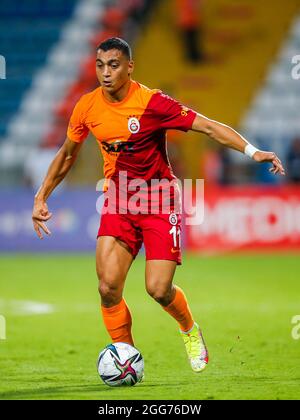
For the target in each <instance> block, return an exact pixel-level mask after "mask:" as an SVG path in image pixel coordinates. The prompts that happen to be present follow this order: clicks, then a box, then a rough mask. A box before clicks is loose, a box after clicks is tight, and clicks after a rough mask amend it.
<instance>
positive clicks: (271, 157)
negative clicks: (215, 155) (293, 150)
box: [192, 114, 285, 175]
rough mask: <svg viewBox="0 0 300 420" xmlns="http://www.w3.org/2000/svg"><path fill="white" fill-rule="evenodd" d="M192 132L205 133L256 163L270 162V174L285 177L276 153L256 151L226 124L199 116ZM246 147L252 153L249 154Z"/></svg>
mask: <svg viewBox="0 0 300 420" xmlns="http://www.w3.org/2000/svg"><path fill="white" fill-rule="evenodd" d="M192 130H193V131H198V132H200V133H204V134H206V135H208V136H209V137H210V138H211V139H213V140H216V141H217V142H219V143H221V144H222V145H224V146H226V147H229V148H231V149H234V150H238V151H239V152H242V153H246V154H248V155H249V156H251V157H252V159H253V160H255V161H256V162H270V163H272V165H273V166H272V168H271V169H270V172H272V173H274V174H277V173H279V174H280V175H285V170H284V167H283V166H282V163H281V161H280V159H279V158H278V156H276V154H275V153H274V152H266V151H262V150H257V149H255V148H254V147H253V146H252V145H251V144H250V143H249V142H248V141H247V140H246V139H245V138H244V137H243V136H241V135H240V134H239V133H237V132H236V131H235V130H233V128H231V127H228V126H227V125H225V124H222V123H219V122H217V121H214V120H211V119H209V118H207V117H205V116H203V115H200V114H197V116H196V118H195V120H194V123H193V127H192ZM246 147H247V148H248V150H249V151H250V153H249V152H248V153H247V149H246Z"/></svg>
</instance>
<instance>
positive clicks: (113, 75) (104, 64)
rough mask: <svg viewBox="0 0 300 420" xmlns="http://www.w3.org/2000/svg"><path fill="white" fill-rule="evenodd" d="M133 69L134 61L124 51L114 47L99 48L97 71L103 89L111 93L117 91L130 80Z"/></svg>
mask: <svg viewBox="0 0 300 420" xmlns="http://www.w3.org/2000/svg"><path fill="white" fill-rule="evenodd" d="M132 71H133V61H130V60H128V58H127V57H126V56H125V55H124V54H123V53H122V51H119V50H116V49H112V50H108V51H102V50H98V52H97V58H96V73H97V77H98V80H99V83H100V84H101V86H102V89H104V90H105V91H107V93H109V94H113V93H114V92H117V91H118V90H119V89H120V88H121V87H122V86H123V85H124V84H125V83H126V82H128V80H129V78H130V75H131V73H132Z"/></svg>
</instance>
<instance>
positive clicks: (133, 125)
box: [128, 117, 141, 134]
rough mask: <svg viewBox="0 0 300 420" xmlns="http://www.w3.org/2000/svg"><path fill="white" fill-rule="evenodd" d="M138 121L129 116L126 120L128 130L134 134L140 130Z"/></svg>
mask: <svg viewBox="0 0 300 420" xmlns="http://www.w3.org/2000/svg"><path fill="white" fill-rule="evenodd" d="M140 127H141V126H140V122H139V120H138V119H137V118H136V117H130V118H129V120H128V130H129V131H130V133H132V134H136V133H138V132H139V131H140Z"/></svg>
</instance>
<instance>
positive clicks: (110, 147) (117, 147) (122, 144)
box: [101, 140, 134, 153]
mask: <svg viewBox="0 0 300 420" xmlns="http://www.w3.org/2000/svg"><path fill="white" fill-rule="evenodd" d="M101 144H102V147H103V149H104V150H105V151H106V152H107V153H120V152H127V153H132V152H133V144H134V143H133V142H132V141H122V140H116V141H114V142H112V143H108V142H106V141H102V142H101Z"/></svg>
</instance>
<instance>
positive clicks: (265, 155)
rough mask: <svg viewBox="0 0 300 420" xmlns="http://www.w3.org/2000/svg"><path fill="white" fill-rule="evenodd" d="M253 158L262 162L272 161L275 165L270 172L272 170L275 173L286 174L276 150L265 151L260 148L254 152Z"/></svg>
mask: <svg viewBox="0 0 300 420" xmlns="http://www.w3.org/2000/svg"><path fill="white" fill-rule="evenodd" d="M253 160H255V162H260V163H261V162H270V163H272V165H273V166H272V168H270V169H269V171H270V172H272V173H273V174H274V175H275V174H278V173H279V174H280V175H285V170H284V167H283V165H282V163H281V160H280V159H279V157H278V156H276V154H275V153H274V152H264V151H261V150H259V151H257V152H255V153H254V155H253Z"/></svg>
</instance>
